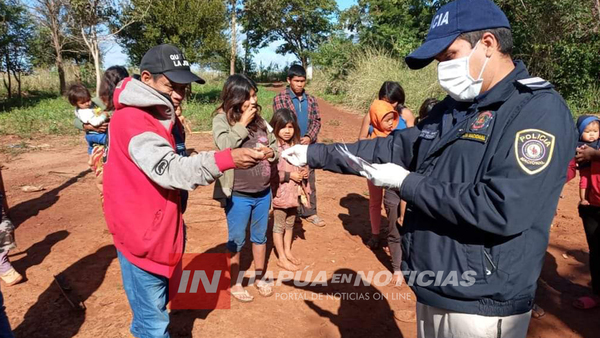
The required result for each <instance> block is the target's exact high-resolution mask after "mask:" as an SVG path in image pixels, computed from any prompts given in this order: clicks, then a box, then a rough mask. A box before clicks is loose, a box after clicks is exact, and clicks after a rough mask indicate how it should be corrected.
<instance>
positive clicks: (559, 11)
mask: <svg viewBox="0 0 600 338" xmlns="http://www.w3.org/2000/svg"><path fill="white" fill-rule="evenodd" d="M496 3H497V4H498V5H499V6H500V8H502V10H503V11H504V13H506V15H507V16H508V19H509V21H510V23H511V26H512V31H513V39H514V45H515V48H514V52H513V55H514V57H515V58H518V59H522V60H524V61H525V63H526V64H527V66H528V70H529V72H530V73H531V74H533V75H535V76H540V77H543V78H545V79H547V80H549V81H550V82H552V84H554V85H555V86H556V87H557V89H558V90H559V92H560V93H561V94H562V95H563V96H565V97H567V98H569V99H576V100H577V99H578V98H579V96H580V95H582V93H584V92H585V89H587V88H590V87H592V86H594V85H596V86H597V84H598V81H599V80H600V52H599V51H600V19H599V17H598V8H597V6H598V5H597V2H594V1H570V0H552V1H550V0H546V1H522V0H496Z"/></svg>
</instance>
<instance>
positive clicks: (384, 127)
mask: <svg viewBox="0 0 600 338" xmlns="http://www.w3.org/2000/svg"><path fill="white" fill-rule="evenodd" d="M369 117H370V118H371V125H372V126H373V133H371V138H375V137H386V136H388V135H389V134H390V133H391V132H392V131H393V130H394V129H395V128H396V126H397V125H398V122H399V119H400V115H399V114H398V112H397V111H396V110H395V109H394V107H393V106H392V105H391V104H390V103H389V102H386V101H383V100H375V101H373V103H372V104H371V108H369ZM367 185H368V187H369V216H370V220H371V239H370V240H369V241H368V242H367V245H368V246H369V247H370V248H372V249H375V248H377V247H379V240H380V238H379V230H380V225H381V203H382V200H383V188H380V187H376V186H374V185H373V184H372V183H371V181H368V180H367Z"/></svg>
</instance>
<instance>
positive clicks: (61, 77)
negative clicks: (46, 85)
mask: <svg viewBox="0 0 600 338" xmlns="http://www.w3.org/2000/svg"><path fill="white" fill-rule="evenodd" d="M57 53H61V52H60V51H57ZM56 69H57V70H58V82H59V90H60V95H63V94H64V93H65V92H66V91H67V82H66V80H65V68H64V65H63V59H62V55H61V54H57V57H56Z"/></svg>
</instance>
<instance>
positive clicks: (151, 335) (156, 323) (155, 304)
mask: <svg viewBox="0 0 600 338" xmlns="http://www.w3.org/2000/svg"><path fill="white" fill-rule="evenodd" d="M117 256H118V258H119V264H120V265H121V276H122V278H123V289H125V294H127V299H128V300H129V306H130V307H131V311H132V312H133V321H132V322H131V328H130V331H131V334H132V335H134V336H135V337H137V338H169V337H170V336H169V331H168V330H169V313H168V312H167V303H168V302H169V285H168V281H169V280H168V279H167V277H164V276H159V275H156V274H153V273H151V272H148V271H146V270H142V269H140V268H138V267H137V266H135V265H133V264H131V263H130V262H129V261H128V260H127V258H125V256H123V254H121V252H119V251H118V250H117Z"/></svg>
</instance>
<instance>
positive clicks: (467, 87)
mask: <svg viewBox="0 0 600 338" xmlns="http://www.w3.org/2000/svg"><path fill="white" fill-rule="evenodd" d="M478 45H479V41H478V42H477V44H476V45H475V48H473V50H472V51H471V53H470V54H469V56H465V57H462V58H458V59H454V60H449V61H444V62H440V63H439V64H438V80H439V82H440V86H442V88H443V89H444V90H445V91H446V92H447V93H448V95H450V97H452V98H453V99H455V100H456V101H461V102H470V101H473V99H474V98H475V97H476V96H477V95H479V92H480V91H481V86H482V85H483V78H481V75H482V74H483V70H484V69H485V66H486V65H487V63H488V61H489V60H490V57H486V58H485V62H484V63H483V67H482V68H481V72H480V73H479V76H478V77H477V79H473V78H472V77H471V73H470V72H469V59H470V58H471V55H473V53H474V52H475V49H477V46H478Z"/></svg>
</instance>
